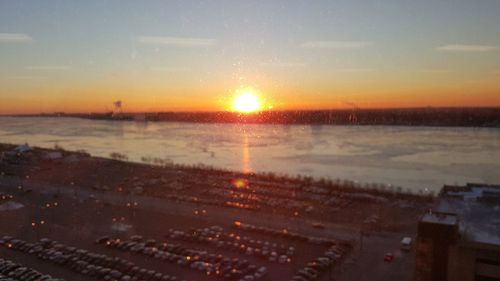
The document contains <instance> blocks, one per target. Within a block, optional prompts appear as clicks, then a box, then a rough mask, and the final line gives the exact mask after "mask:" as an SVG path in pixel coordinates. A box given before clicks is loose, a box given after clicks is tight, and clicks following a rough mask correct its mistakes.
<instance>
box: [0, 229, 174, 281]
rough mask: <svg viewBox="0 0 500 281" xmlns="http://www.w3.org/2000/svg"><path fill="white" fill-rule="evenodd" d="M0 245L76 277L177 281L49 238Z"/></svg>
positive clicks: (0, 242) (0, 241)
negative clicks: (54, 265) (45, 262)
mask: <svg viewBox="0 0 500 281" xmlns="http://www.w3.org/2000/svg"><path fill="white" fill-rule="evenodd" d="M0 245H2V246H4V247H6V248H8V249H12V250H17V251H20V252H23V253H27V254H31V255H35V256H37V257H38V258H39V259H42V260H46V261H49V262H53V263H55V264H58V265H61V266H64V267H66V268H68V269H71V270H72V271H74V272H77V273H79V274H82V275H85V276H89V277H93V278H96V279H98V280H104V281H139V280H140V281H177V280H178V279H177V277H175V276H170V275H168V274H163V273H160V272H156V271H154V270H148V269H145V268H142V267H139V266H137V265H135V264H134V263H133V262H130V261H127V260H125V259H122V258H119V257H109V256H107V255H104V254H98V253H92V252H89V251H87V250H85V249H79V248H76V247H71V246H67V245H64V244H61V243H58V242H57V241H52V240H50V239H48V238H42V239H40V240H39V241H38V242H35V243H29V242H26V241H24V240H21V239H16V238H13V237H11V236H4V237H3V238H2V239H0Z"/></svg>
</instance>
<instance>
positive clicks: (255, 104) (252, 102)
mask: <svg viewBox="0 0 500 281" xmlns="http://www.w3.org/2000/svg"><path fill="white" fill-rule="evenodd" d="M232 107H233V110H234V111H237V112H241V113H252V112H256V111H260V110H261V108H262V103H261V101H260V99H259V96H258V95H257V94H256V93H255V91H253V90H251V89H246V90H244V91H241V92H240V93H237V94H236V97H235V98H234V100H233V105H232Z"/></svg>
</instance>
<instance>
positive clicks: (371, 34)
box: [0, 0, 500, 114]
mask: <svg viewBox="0 0 500 281" xmlns="http://www.w3.org/2000/svg"><path fill="white" fill-rule="evenodd" d="M239 89H253V91H254V92H255V93H257V95H258V96H259V97H260V99H261V100H262V103H263V104H265V106H266V108H271V107H272V108H273V109H276V110H289V109H327V108H349V107H353V106H355V107H359V108H386V107H420V106H500V0H477V1H470V0H440V1H428V0H422V1H410V0H387V1H382V0H380V1H375V0H359V1H352V0H346V1H334V0H327V1H320V0H317V1H305V0H301V1H298V0H284V1H266V0H262V1H259V0H253V1H238V0H227V1H222V0H220V1H219V0H212V1H210V0H206V1H201V0H196V1H195V0H179V1H174V0H171V1H169V0H162V1H113V0H109V1H104V0H86V1H63V0H61V1H56V0H48V1H37V0H32V1H28V0H26V1H14V0H13V1H9V0H2V1H0V114H10V113H38V112H54V111H65V112H103V111H108V110H111V109H112V108H113V102H114V101H117V100H120V101H122V104H123V110H124V111H219V110H228V109H229V108H230V104H231V101H232V100H233V99H234V96H235V93H237V92H238V91H239Z"/></svg>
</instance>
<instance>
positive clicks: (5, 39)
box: [0, 33, 33, 43]
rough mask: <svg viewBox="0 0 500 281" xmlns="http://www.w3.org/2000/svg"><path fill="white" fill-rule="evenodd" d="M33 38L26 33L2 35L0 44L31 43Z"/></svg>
mask: <svg viewBox="0 0 500 281" xmlns="http://www.w3.org/2000/svg"><path fill="white" fill-rule="evenodd" d="M32 41H33V38H32V37H31V36H29V35H28V34H24V33H0V43H30V42H32Z"/></svg>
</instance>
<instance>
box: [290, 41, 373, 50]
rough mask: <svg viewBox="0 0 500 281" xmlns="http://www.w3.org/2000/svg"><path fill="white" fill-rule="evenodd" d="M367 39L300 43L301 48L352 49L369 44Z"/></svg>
mask: <svg viewBox="0 0 500 281" xmlns="http://www.w3.org/2000/svg"><path fill="white" fill-rule="evenodd" d="M371 44H372V42H368V41H308V42H304V43H302V44H301V45H300V47H301V48H303V49H332V50H353V49H362V48H364V47H367V46H370V45H371Z"/></svg>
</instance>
